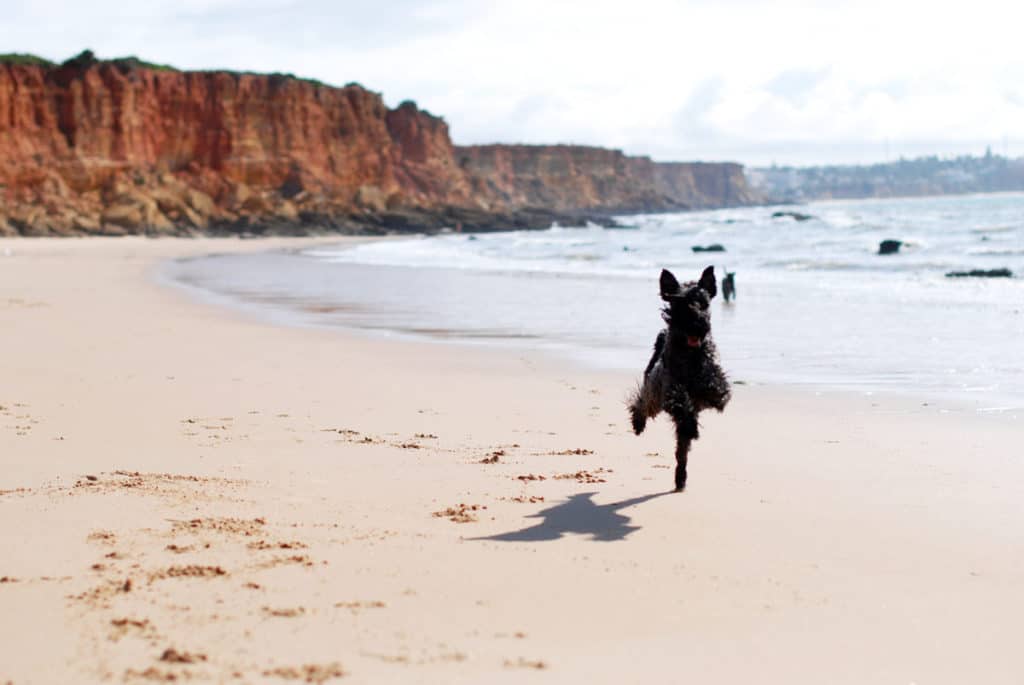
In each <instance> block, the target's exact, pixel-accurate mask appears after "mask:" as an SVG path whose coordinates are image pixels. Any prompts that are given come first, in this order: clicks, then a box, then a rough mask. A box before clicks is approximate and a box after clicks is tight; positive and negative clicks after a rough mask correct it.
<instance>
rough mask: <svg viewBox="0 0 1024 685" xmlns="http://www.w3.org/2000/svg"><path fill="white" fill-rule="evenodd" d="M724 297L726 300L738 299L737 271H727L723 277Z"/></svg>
mask: <svg viewBox="0 0 1024 685" xmlns="http://www.w3.org/2000/svg"><path fill="white" fill-rule="evenodd" d="M722 297H724V298H725V301H726V302H728V301H729V300H735V299H736V272H735V271H726V272H725V278H723V279H722Z"/></svg>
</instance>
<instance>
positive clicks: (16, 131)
mask: <svg viewBox="0 0 1024 685" xmlns="http://www.w3.org/2000/svg"><path fill="white" fill-rule="evenodd" d="M756 199H757V198H756V197H754V196H753V195H752V194H751V193H750V191H749V190H748V189H747V187H746V184H745V181H744V178H743V174H742V170H741V169H740V168H739V167H738V165H722V164H696V165H695V164H670V165H666V164H657V163H654V162H651V161H650V160H649V159H646V158H633V157H627V156H625V155H623V154H622V153H621V152H618V151H614V150H604V149H601V148H584V147H567V146H518V145H511V146H503V145H490V146H478V147H455V146H453V145H452V143H451V138H450V136H449V132H448V126H447V124H446V123H445V122H444V120H443V119H440V118H438V117H435V116H432V115H431V114H429V113H427V112H425V111H421V110H419V109H418V108H417V107H416V105H415V104H414V103H410V102H406V103H403V104H402V105H400V106H399V107H398V108H396V109H393V110H389V109H388V108H387V107H386V106H385V105H384V102H383V100H382V98H381V96H380V95H379V94H377V93H373V92H371V91H368V90H366V89H364V88H362V87H361V86H359V85H355V84H350V85H348V86H345V87H343V88H334V87H330V86H326V85H323V84H320V83H316V82H313V81H307V80H303V79H298V78H295V77H292V76H287V75H279V74H272V75H260V74H239V73H232V72H184V71H177V70H173V69H168V68H161V67H155V66H153V65H146V64H144V63H141V62H139V61H138V60H134V59H124V60H113V61H98V60H96V59H95V58H94V57H93V56H92V55H91V54H90V53H88V52H87V53H83V54H82V55H80V56H78V57H76V58H74V59H72V60H69V61H68V62H66V63H64V64H62V65H48V64H41V63H25V61H24V60H16V61H12V60H8V61H6V62H0V235H2V234H5V233H7V234H13V233H21V234H26V235H48V234H60V235H68V234H76V233H113V234H120V233H126V232H149V233H187V232H191V231H206V230H221V231H246V230H268V229H269V230H277V231H295V230H299V231H305V230H309V229H316V228H320V229H336V230H337V229H340V230H359V229H360V228H365V227H367V226H378V227H379V226H384V227H388V226H394V227H405V228H430V227H438V226H439V225H444V224H446V223H448V224H454V223H461V222H462V221H463V220H465V221H466V223H467V226H468V227H488V226H491V225H493V226H498V225H501V224H502V222H511V223H510V224H509V225H515V224H516V221H515V220H514V215H515V214H516V213H522V212H527V213H529V211H534V212H535V213H536V212H537V211H539V212H540V214H539V215H537V216H540V217H541V219H540V220H547V219H545V218H544V212H567V211H574V210H601V211H603V210H607V211H624V210H628V211H644V210H660V209H671V208H684V207H713V206H722V205H731V204H749V203H750V202H752V201H755V200H756ZM487 217H491V219H488V218H487Z"/></svg>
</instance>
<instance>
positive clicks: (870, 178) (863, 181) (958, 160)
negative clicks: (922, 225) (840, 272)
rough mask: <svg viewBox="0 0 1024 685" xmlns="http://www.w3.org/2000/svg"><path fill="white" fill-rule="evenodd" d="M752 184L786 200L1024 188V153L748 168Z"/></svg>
mask: <svg viewBox="0 0 1024 685" xmlns="http://www.w3.org/2000/svg"><path fill="white" fill-rule="evenodd" d="M747 179H748V181H749V182H750V185H751V187H752V188H754V189H755V190H757V191H760V192H761V193H762V194H764V195H766V196H767V197H771V198H773V199H774V200H776V201H778V202H783V203H801V202H813V201H816V200H860V199H867V198H897V197H927V196H934V195H966V194H970V193H998V192H1018V191H1024V158H1017V159H1011V158H1008V157H1004V156H1001V155H996V154H992V151H991V149H990V150H987V151H986V153H985V155H983V156H978V157H975V156H970V155H961V156H958V157H950V158H940V157H938V156H935V155H932V156H927V157H917V158H914V159H902V158H901V159H899V160H897V161H895V162H886V163H880V164H870V165H822V166H808V167H793V166H770V167H756V168H751V169H748V170H747Z"/></svg>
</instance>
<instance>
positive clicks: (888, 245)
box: [878, 240, 903, 254]
mask: <svg viewBox="0 0 1024 685" xmlns="http://www.w3.org/2000/svg"><path fill="white" fill-rule="evenodd" d="M902 245H903V241H902V240H883V241H882V242H880V243H878V254H896V253H897V252H899V251H900V247H901V246H902Z"/></svg>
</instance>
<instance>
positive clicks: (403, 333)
mask: <svg viewBox="0 0 1024 685" xmlns="http://www.w3.org/2000/svg"><path fill="white" fill-rule="evenodd" d="M392 239H394V240H403V239H405V237H404V236H393V237H359V238H357V237H351V238H348V239H347V240H346V239H339V240H337V241H335V240H331V239H330V238H326V239H324V241H317V242H316V243H311V244H310V245H302V244H299V245H298V246H295V247H280V248H270V249H268V250H254V251H252V252H259V253H264V254H274V253H290V254H295V253H302V252H304V251H306V250H307V249H309V247H313V246H317V247H319V246H327V247H333V246H338V247H351V246H355V245H359V244H365V243H367V242H376V241H379V240H392ZM208 256H210V255H193V256H189V257H187V258H186V259H189V260H191V259H203V258H205V257H208ZM218 256H220V255H219V254H218ZM178 261H180V260H179V259H171V260H167V261H164V262H162V263H160V264H157V265H156V266H155V268H154V270H153V278H154V279H155V280H156V281H157V282H159V283H161V284H162V285H164V286H165V287H169V288H172V289H175V290H179V291H181V292H184V293H186V294H187V295H188V296H189V298H190V299H191V300H192V301H195V302H198V303H201V304H204V305H207V306H214V307H218V308H222V309H225V310H231V311H232V312H234V313H235V314H242V315H243V316H244V317H246V318H250V319H253V320H257V321H263V322H265V323H271V324H274V325H280V326H287V327H294V328H298V329H316V330H322V331H334V332H336V333H338V334H340V335H343V336H345V335H355V336H358V337H360V338H363V339H366V340H369V341H373V340H392V341H397V342H408V343H410V344H424V343H426V344H431V345H455V346H457V347H461V348H464V349H493V350H496V351H498V352H499V353H505V354H517V353H526V354H533V355H541V356H542V357H544V358H545V359H547V360H548V361H549V362H550V363H551V364H569V365H572V366H573V367H575V368H577V369H578V370H579V371H582V372H595V373H618V374H627V375H635V371H636V370H637V369H639V368H641V367H642V365H643V364H644V363H645V361H646V358H647V355H648V354H649V350H648V349H647V347H643V348H639V347H638V348H637V349H636V350H635V352H636V354H635V360H634V362H635V363H633V364H632V365H627V364H625V363H623V362H622V361H621V360H619V359H618V357H621V356H622V355H621V353H622V352H623V348H621V347H614V346H609V345H605V344H601V343H599V342H596V341H591V343H590V344H588V343H587V342H583V341H575V342H570V341H566V340H559V339H554V338H548V337H544V336H543V335H536V336H534V335H526V336H522V335H503V334H501V333H494V334H488V335H477V334H475V332H474V331H471V330H469V329H459V328H457V327H451V328H431V329H430V330H429V331H426V332H425V331H422V330H419V329H416V328H399V327H395V326H392V325H390V324H388V323H386V322H373V321H372V320H369V319H368V320H360V319H358V318H353V319H351V320H348V321H326V320H324V319H322V318H317V317H316V315H315V314H309V313H308V312H306V311H305V310H306V309H307V308H308V309H313V310H315V309H317V308H319V307H320V306H330V305H331V303H329V302H321V301H318V300H315V299H312V300H311V299H303V300H302V301H301V304H300V303H293V302H289V301H288V299H287V296H286V295H281V298H282V301H280V302H278V301H276V300H275V296H273V295H272V294H269V293H263V292H255V293H254V297H252V298H247V297H246V296H243V295H239V294H228V293H225V292H221V291H219V290H216V289H214V288H212V287H209V286H204V285H198V284H196V283H192V282H186V281H185V280H183V275H182V274H181V273H178V274H175V273H172V271H173V263H174V262H178ZM347 266H355V267H356V268H359V269H367V270H373V269H380V268H386V269H393V270H396V271H397V272H401V271H402V270H404V269H410V270H413V271H416V270H420V271H422V270H423V269H424V267H421V266H412V265H406V266H386V267H378V266H375V265H373V264H360V265H346V264H337V265H334V266H333V267H332V268H336V269H340V268H346V267H347ZM427 268H428V269H429V268H437V269H441V270H444V269H445V267H427ZM515 276H517V274H513V277H515ZM239 282H244V281H239ZM351 306H352V307H353V308H359V307H368V306H369V305H367V304H363V303H360V302H356V303H354V304H352V305H351ZM367 311H368V312H372V310H371V309H367ZM726 313H728V312H726ZM721 315H722V314H721V313H719V316H721ZM612 356H615V357H616V358H617V359H616V360H615V361H612V360H611V357H612ZM724 362H725V363H726V365H727V366H728V358H725V359H724ZM634 367H635V368H634ZM847 375H850V374H847ZM733 376H734V382H736V383H738V384H739V385H747V386H751V387H764V388H769V389H772V388H777V389H780V390H785V391H787V392H796V393H812V394H819V395H820V394H827V395H837V396H840V397H841V396H844V395H849V396H853V397H860V398H871V397H886V398H889V399H891V400H895V401H897V402H903V403H908V404H911V403H917V404H920V405H921V406H925V407H932V408H935V409H936V410H938V411H945V412H957V413H959V412H965V413H977V414H979V415H989V416H997V417H1000V418H1005V419H1006V420H1010V421H1019V420H1020V418H1021V417H1022V416H1024V405H1021V404H1014V402H1013V397H1014V395H1012V393H1011V394H1007V393H1006V392H1005V391H1004V392H1003V393H1002V394H999V393H996V394H995V395H992V394H990V395H983V394H982V395H979V394H977V393H974V392H971V391H966V390H965V391H958V392H953V391H951V390H950V389H948V388H941V387H931V388H927V387H920V386H918V387H912V384H911V383H910V382H909V381H903V382H902V383H886V382H884V381H881V380H878V379H876V380H861V379H858V378H857V377H856V376H853V375H850V377H849V378H845V379H844V378H843V376H842V374H838V375H836V374H832V378H831V380H822V379H815V378H809V377H794V376H793V375H792V374H791V373H790V374H782V373H780V372H778V371H776V372H774V373H768V372H764V371H762V372H760V373H757V372H754V373H751V372H749V371H748V372H747V373H744V374H740V375H736V374H733Z"/></svg>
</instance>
